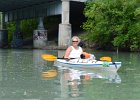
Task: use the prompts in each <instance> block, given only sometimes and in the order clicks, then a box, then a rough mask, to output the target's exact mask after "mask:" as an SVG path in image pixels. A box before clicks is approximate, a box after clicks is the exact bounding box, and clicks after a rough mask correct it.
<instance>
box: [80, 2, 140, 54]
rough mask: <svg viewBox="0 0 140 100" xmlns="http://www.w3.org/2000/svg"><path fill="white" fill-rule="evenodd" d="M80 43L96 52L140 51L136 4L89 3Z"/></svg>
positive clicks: (139, 11)
mask: <svg viewBox="0 0 140 100" xmlns="http://www.w3.org/2000/svg"><path fill="white" fill-rule="evenodd" d="M84 15H85V17H86V18H87V20H86V22H84V24H83V26H82V27H83V29H84V30H85V31H86V33H85V34H82V35H81V38H82V40H84V41H90V42H89V43H91V44H93V43H94V45H95V44H96V47H98V49H107V50H113V49H116V48H117V49H120V50H127V51H140V2H139V0H89V1H88V2H87V3H86V6H85V9H84Z"/></svg>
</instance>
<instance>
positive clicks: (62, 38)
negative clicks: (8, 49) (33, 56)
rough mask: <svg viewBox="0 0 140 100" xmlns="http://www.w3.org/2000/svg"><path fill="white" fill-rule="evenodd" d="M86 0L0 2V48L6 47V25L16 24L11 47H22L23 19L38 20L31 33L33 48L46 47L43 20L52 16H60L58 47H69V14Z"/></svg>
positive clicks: (15, 0) (7, 0)
mask: <svg viewBox="0 0 140 100" xmlns="http://www.w3.org/2000/svg"><path fill="white" fill-rule="evenodd" d="M85 1H87V0H0V12H2V27H1V30H0V47H3V46H5V45H7V43H8V42H7V40H8V34H7V28H6V23H8V22H10V21H15V22H16V30H15V32H14V33H13V40H12V44H11V46H12V47H14V48H17V47H21V46H22V42H23V41H22V38H21V33H20V32H21V31H20V27H19V26H20V21H21V20H23V19H30V18H38V21H39V23H38V28H37V29H35V30H34V32H33V47H34V48H42V47H46V46H47V40H48V38H47V29H45V28H44V25H43V18H44V17H46V16H52V15H61V23H60V24H59V27H58V46H59V47H67V46H69V45H70V42H71V41H70V40H71V36H72V27H71V24H70V17H71V15H70V13H71V12H73V11H78V10H79V8H80V7H81V5H83V2H85Z"/></svg>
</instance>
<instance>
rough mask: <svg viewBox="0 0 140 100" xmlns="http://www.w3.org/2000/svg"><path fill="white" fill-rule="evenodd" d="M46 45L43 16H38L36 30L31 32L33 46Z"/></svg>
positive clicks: (40, 46)
mask: <svg viewBox="0 0 140 100" xmlns="http://www.w3.org/2000/svg"><path fill="white" fill-rule="evenodd" d="M46 46H47V30H45V28H44V25H43V17H40V18H39V24H38V28H37V30H34V33H33V47H34V48H42V47H46Z"/></svg>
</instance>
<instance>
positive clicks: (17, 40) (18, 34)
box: [11, 20, 23, 48]
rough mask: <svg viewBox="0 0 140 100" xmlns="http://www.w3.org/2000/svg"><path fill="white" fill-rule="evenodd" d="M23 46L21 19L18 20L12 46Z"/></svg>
mask: <svg viewBox="0 0 140 100" xmlns="http://www.w3.org/2000/svg"><path fill="white" fill-rule="evenodd" d="M22 46H23V36H22V33H21V31H20V20H16V30H15V32H14V33H13V40H12V43H11V47H12V48H20V47H22Z"/></svg>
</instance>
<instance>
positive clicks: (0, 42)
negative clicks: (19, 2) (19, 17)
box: [0, 13, 8, 48]
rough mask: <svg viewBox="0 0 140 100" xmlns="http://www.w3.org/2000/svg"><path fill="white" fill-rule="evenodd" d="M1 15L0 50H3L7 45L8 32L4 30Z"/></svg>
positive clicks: (4, 26) (2, 16)
mask: <svg viewBox="0 0 140 100" xmlns="http://www.w3.org/2000/svg"><path fill="white" fill-rule="evenodd" d="M0 14H1V16H0V17H1V19H0V20H1V23H0V25H1V26H0V48H3V47H5V46H7V45H8V31H7V29H6V25H5V23H4V14H3V13H0Z"/></svg>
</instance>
